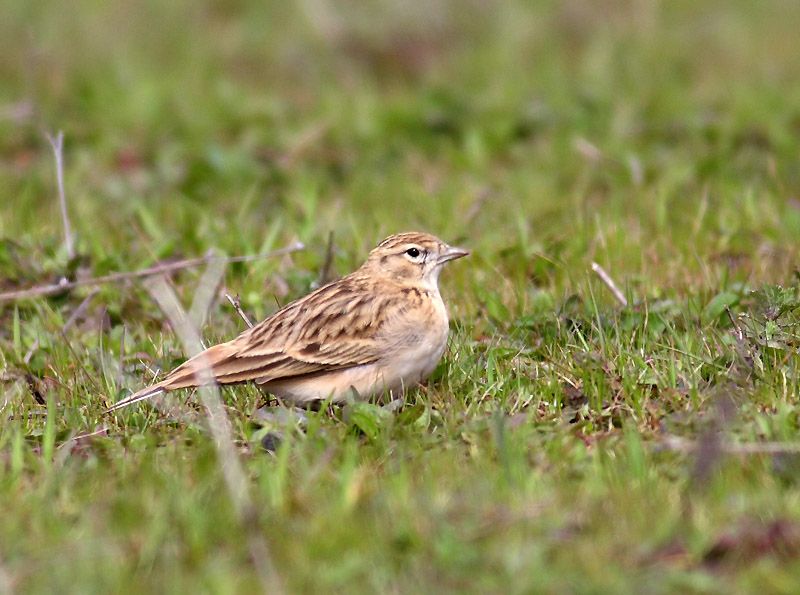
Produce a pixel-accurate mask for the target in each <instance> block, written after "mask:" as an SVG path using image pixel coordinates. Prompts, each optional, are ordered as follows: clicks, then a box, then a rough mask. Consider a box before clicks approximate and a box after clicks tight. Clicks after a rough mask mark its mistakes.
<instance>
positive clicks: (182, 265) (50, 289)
mask: <svg viewBox="0 0 800 595" xmlns="http://www.w3.org/2000/svg"><path fill="white" fill-rule="evenodd" d="M304 248H305V246H304V245H303V243H302V242H295V243H293V244H290V245H289V246H286V247H284V248H279V249H278V250H273V251H271V252H265V253H263V254H253V255H249V256H230V257H225V256H203V257H200V258H189V259H186V260H181V261H178V262H170V263H166V264H159V265H156V266H152V267H148V268H146V269H141V270H138V271H129V272H124V273H111V274H109V275H103V276H101V277H92V278H90V279H77V280H75V281H66V280H63V281H62V282H60V283H52V284H50V285H39V286H37V287H30V288H28V289H19V290H15V291H6V292H3V293H0V302H10V301H15V300H24V299H30V298H35V297H44V296H48V295H55V294H58V293H61V292H63V291H68V290H71V289H75V288H76V287H84V286H87V285H103V284H106V283H119V282H122V281H129V280H131V279H139V278H142V277H152V276H155V275H162V274H164V273H170V272H173V271H178V270H181V269H189V268H193V267H198V266H202V265H204V264H208V263H209V262H213V261H215V260H221V261H223V262H225V263H226V264H230V263H232V262H251V261H253V260H259V259H262V258H271V257H273V256H282V255H284V254H291V253H292V252H297V251H299V250H303V249H304Z"/></svg>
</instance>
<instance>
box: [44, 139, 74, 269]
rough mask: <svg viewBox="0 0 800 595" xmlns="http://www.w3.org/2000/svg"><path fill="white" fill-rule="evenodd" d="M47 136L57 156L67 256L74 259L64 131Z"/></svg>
mask: <svg viewBox="0 0 800 595" xmlns="http://www.w3.org/2000/svg"><path fill="white" fill-rule="evenodd" d="M46 136H47V141H48V142H49V143H50V146H51V147H52V148H53V155H54V156H55V158H56V182H57V184H58V202H59V204H60V205H61V222H62V223H63V225H64V246H65V247H66V249H67V256H69V259H70V260H72V259H73V258H75V244H74V241H73V238H72V226H71V225H70V223H69V213H68V212H67V195H66V192H65V191H64V133H63V132H62V131H60V130H59V131H58V134H57V135H56V136H55V137H53V135H52V134H50V133H49V132H48V133H47V134H46Z"/></svg>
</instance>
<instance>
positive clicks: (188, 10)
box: [0, 0, 800, 593]
mask: <svg viewBox="0 0 800 595" xmlns="http://www.w3.org/2000/svg"><path fill="white" fill-rule="evenodd" d="M7 4H9V6H6V7H4V9H3V11H4V18H3V19H2V20H0V238H1V239H2V243H0V292H7V291H12V290H16V289H23V288H29V287H33V286H38V285H42V284H47V283H53V282H56V281H58V280H59V279H61V278H63V277H66V278H68V279H75V278H87V277H96V276H101V275H105V274H109V273H113V272H128V271H135V270H138V269H142V268H145V267H148V266H153V265H157V264H159V263H167V262H175V261H179V260H182V259H186V258H194V257H201V256H203V255H205V254H206V253H207V252H208V251H209V250H212V249H213V250H216V251H217V253H218V254H226V255H228V256H239V255H259V254H262V253H265V252H268V251H271V250H275V249H279V248H281V247H284V246H287V245H290V244H292V243H293V242H297V241H300V242H303V243H304V244H305V246H306V248H305V249H304V250H302V251H298V252H293V253H291V254H288V255H283V256H278V257H264V258H257V259H255V260H252V261H249V262H240V263H232V264H229V265H227V266H225V267H224V269H223V270H222V274H223V275H224V277H223V283H222V285H221V286H219V287H216V285H215V284H214V283H213V282H212V283H211V285H210V286H209V279H212V278H213V271H210V272H209V270H206V269H205V268H204V267H202V266H201V267H193V268H187V269H184V270H181V271H178V272H175V273H173V274H171V275H170V276H169V282H170V286H171V288H172V290H174V291H175V292H176V294H177V295H178V297H179V299H180V300H181V302H182V304H183V305H184V307H185V308H187V309H188V308H190V305H191V304H192V303H193V301H194V300H195V298H198V301H197V302H196V303H199V304H201V305H202V304H204V303H207V301H206V298H215V299H213V300H212V302H211V306H210V308H209V309H207V311H206V309H204V308H199V307H198V308H197V309H196V310H194V311H193V316H194V318H193V320H202V318H203V316H202V315H203V314H205V313H206V312H207V317H206V320H205V321H204V322H203V324H202V327H201V329H200V330H201V334H202V337H203V339H204V340H205V341H207V342H209V343H210V342H213V341H217V340H222V339H226V338H230V337H232V336H234V335H235V334H236V333H238V332H239V331H241V330H242V328H243V322H242V320H241V319H240V318H239V316H238V315H237V314H236V312H235V310H234V309H233V308H232V307H231V306H230V304H229V303H228V302H227V301H226V300H225V299H223V298H222V296H223V294H224V293H225V292H226V291H227V292H229V293H231V294H232V295H238V296H240V298H241V306H242V308H243V310H244V311H245V312H246V313H247V314H249V315H250V316H251V317H253V318H256V319H260V318H263V317H264V316H266V315H267V314H269V313H270V312H272V311H274V310H275V309H276V308H277V307H278V306H279V305H280V304H284V303H286V302H288V301H289V300H291V299H293V298H295V297H298V296H300V295H303V294H304V293H307V292H308V291H309V290H310V289H311V288H312V287H314V285H315V283H318V282H319V279H320V277H321V275H322V273H323V272H324V270H325V269H326V266H325V262H326V259H327V257H328V255H330V256H331V257H332V260H331V266H330V268H329V269H330V270H329V273H331V274H344V273H346V272H348V271H350V270H352V269H353V268H354V267H356V266H358V264H360V262H361V260H362V259H363V258H364V257H365V255H366V253H367V251H368V250H369V249H370V248H371V247H372V246H373V245H374V244H375V243H377V242H378V241H379V240H380V239H382V238H383V237H384V236H386V235H388V234H390V233H393V232H398V231H405V230H424V231H429V232H433V233H435V234H437V235H439V236H440V237H442V238H443V239H445V240H447V241H450V242H453V243H457V244H459V245H461V244H463V245H465V246H468V247H469V248H471V249H472V251H473V254H472V256H471V257H470V258H469V259H465V260H461V261H458V262H457V263H454V264H453V265H452V266H449V267H448V269H447V270H446V271H445V272H444V274H443V276H442V292H443V294H444V296H445V300H446V302H447V303H448V306H449V309H450V313H451V319H452V321H451V339H450V344H449V348H448V351H447V353H446V354H445V357H444V359H443V361H442V363H441V365H440V366H439V368H438V369H437V370H436V372H435V373H434V376H433V378H431V379H430V381H429V382H428V383H427V385H426V386H424V387H421V388H419V389H415V390H412V391H410V392H409V393H408V394H407V395H406V398H405V404H404V405H403V407H401V408H399V409H397V410H389V409H384V408H382V407H381V406H380V405H379V404H362V405H355V406H351V407H348V408H345V409H336V408H334V409H331V410H328V409H323V410H322V411H319V412H309V413H307V414H306V416H307V427H306V428H305V430H304V431H295V430H293V429H292V427H291V426H290V425H287V422H285V421H283V422H281V421H280V419H279V420H278V422H277V423H278V425H279V426H282V428H280V429H281V431H282V432H283V440H282V441H281V442H280V443H279V444H277V443H276V442H275V441H274V440H271V439H267V440H266V442H267V444H266V446H271V447H274V449H273V450H268V449H265V448H264V446H265V440H264V438H265V436H267V435H268V434H267V433H268V431H269V429H270V428H269V427H264V426H263V425H262V424H263V423H265V419H266V418H268V417H269V416H270V415H271V416H272V418H276V417H277V418H280V415H278V414H277V413H275V412H274V411H266V410H264V409H261V408H262V407H263V406H264V405H265V404H266V400H265V398H264V397H263V395H261V394H259V393H258V392H257V391H256V390H255V389H252V388H247V387H241V388H234V389H225V390H223V391H222V397H223V399H224V402H225V404H226V405H227V413H228V415H229V417H230V420H231V426H232V435H233V438H234V440H235V442H234V445H235V448H236V450H235V457H234V463H235V462H236V460H238V461H239V462H240V465H241V467H242V469H243V471H244V474H245V478H244V484H243V485H244V486H245V488H246V493H245V496H244V498H245V500H244V501H242V500H240V499H237V497H235V495H232V493H231V490H230V489H229V487H230V484H227V483H226V480H225V477H226V471H227V470H229V468H228V467H227V466H226V464H225V458H224V456H225V455H224V454H221V453H220V450H219V449H218V442H216V441H215V440H214V439H213V437H212V435H211V434H210V433H209V430H208V428H207V425H206V424H205V423H204V422H202V419H201V418H199V417H197V416H196V417H195V419H194V420H188V421H187V420H184V419H182V418H177V417H175V416H173V415H170V414H168V413H163V412H162V411H161V410H159V409H156V408H154V407H151V406H148V405H142V406H138V407H134V408H131V409H129V410H126V411H124V412H121V413H120V414H118V415H115V416H108V415H104V414H103V410H104V408H105V407H106V406H107V404H109V403H110V402H113V401H114V400H116V399H118V398H121V397H122V396H123V395H125V394H127V393H128V391H129V390H130V389H136V388H139V387H141V386H143V385H145V384H147V383H149V382H150V381H151V380H152V378H153V373H155V372H156V371H157V370H159V369H161V370H163V369H166V368H168V367H170V366H172V365H174V364H176V363H178V362H179V361H181V360H182V358H183V355H184V348H183V345H182V342H181V340H180V339H179V337H178V336H177V334H176V332H175V331H176V329H175V328H174V325H171V324H170V323H169V318H168V316H167V315H165V314H164V312H163V311H162V310H161V308H160V307H159V306H158V305H157V303H156V301H155V300H154V297H153V293H152V291H148V289H147V287H148V286H147V284H146V283H144V282H143V281H142V280H141V279H136V280H127V281H124V282H117V283H109V284H104V285H101V286H97V287H92V286H81V287H78V288H75V289H73V290H71V291H64V292H61V293H58V294H56V295H50V296H45V297H35V298H31V299H15V300H4V301H0V375H1V378H2V385H0V394H2V395H3V397H4V398H3V400H2V416H0V501H2V503H3V521H2V523H0V592H5V591H20V592H81V593H86V592H120V591H125V592H129V591H130V592H151V591H154V590H156V591H171V592H176V591H181V592H185V591H190V590H195V591H203V592H224V593H229V592H248V591H253V590H256V589H259V588H262V587H266V588H267V589H270V590H276V589H279V588H283V589H285V590H286V591H288V592H320V591H333V590H346V591H348V592H375V591H379V592H398V593H417V592H482V593H483V592H496V593H500V592H503V593H507V592H512V593H522V592H653V593H660V592H674V591H678V592H702V593H715V592H719V593H722V592H725V593H727V592H732V591H734V592H748V591H758V592H762V593H764V592H785V593H791V592H797V591H798V590H800V562H798V552H800V481H799V480H798V477H800V454H798V451H799V450H800V449H799V448H798V442H797V440H796V435H797V430H798V423H799V421H798V414H797V404H798V394H799V393H798V389H799V387H800V376H799V374H800V369H799V368H800V357H799V356H798V346H800V277H799V276H798V266H800V242H799V241H798V238H800V160H799V159H798V158H799V157H800V141H799V140H798V139H800V107H798V106H800V84H798V81H800V53H798V52H797V43H796V37H797V33H796V32H797V31H798V30H800V4H797V3H793V2H781V1H778V0H775V1H765V2H759V3H755V2H750V1H745V0H734V1H721V0H719V1H717V0H712V1H709V2H703V3H694V2H684V1H680V0H678V1H674V2H673V1H670V2H657V1H655V0H635V1H633V0H631V1H622V0H602V1H601V2H592V3H587V2H579V1H576V0H567V1H565V2H558V3H556V2H538V3H529V2H521V1H520V2H499V1H491V0H490V1H489V2H456V1H455V0H452V1H448V0H434V1H433V2H427V3H394V2H383V1H381V2H378V3H374V4H371V5H369V6H370V7H371V8H367V7H366V6H365V5H362V4H360V3H355V2H333V1H331V0H307V1H304V2H299V3H297V4H291V3H281V2H274V3H267V4H266V5H262V3H256V2H247V1H243V2H204V3H195V2H188V1H177V2H171V3H139V4H136V5H133V4H130V3H121V4H119V5H109V6H106V5H104V4H102V3H96V2H89V1H79V2H75V3H72V4H71V5H70V9H69V10H66V8H65V7H56V6H55V5H53V4H52V3H31V2H24V1H21V0H20V1H16V0H15V1H12V2H10V3H7ZM59 130H63V132H64V135H65V145H64V174H65V180H64V182H65V183H64V186H65V191H66V199H67V207H68V213H69V218H70V221H71V226H72V231H73V233H74V236H75V252H76V254H75V255H74V257H72V258H71V257H70V254H69V251H68V248H67V246H66V244H65V241H64V226H63V223H62V217H61V215H60V211H59V203H58V193H57V186H56V180H55V167H54V159H53V153H52V151H51V149H50V146H49V144H48V142H47V140H46V138H45V133H48V132H49V133H53V134H55V133H56V132H57V131H59ZM331 233H332V234H333V236H332V240H333V241H332V244H331V246H332V248H331V250H330V251H329V250H328V245H329V240H330V239H331V235H330V234H331ZM593 262H596V263H598V264H599V265H600V266H601V267H603V269H604V270H605V271H606V272H607V273H608V275H610V277H611V278H612V279H613V280H614V282H615V283H616V284H617V285H618V286H619V287H620V289H621V290H622V292H623V293H624V297H625V299H626V301H627V305H623V304H622V302H621V300H618V299H617V298H615V297H614V295H613V294H612V292H611V291H610V290H609V288H608V287H607V285H606V284H605V283H604V282H603V281H602V280H601V278H600V276H599V275H597V274H596V273H595V272H594V271H593V270H592V263H593ZM209 268H211V267H209ZM204 295H205V298H204V297H203V296H204ZM181 399H182V400H186V401H188V403H189V406H190V407H193V409H192V410H193V411H196V412H197V415H198V416H199V415H200V413H201V412H202V409H201V408H199V407H197V406H196V405H192V404H196V403H198V402H199V401H198V396H197V395H192V394H191V393H185V394H182V395H181ZM273 421H274V420H273ZM273 425H274V424H273ZM269 436H272V435H269ZM229 454H230V453H229ZM234 467H236V465H234ZM229 479H230V478H229ZM243 493H244V492H243ZM242 502H244V504H242ZM237 503H238V504H241V506H240V507H238V508H237ZM254 544H255V545H254ZM254 552H255V554H254Z"/></svg>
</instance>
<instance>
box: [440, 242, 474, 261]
mask: <svg viewBox="0 0 800 595" xmlns="http://www.w3.org/2000/svg"><path fill="white" fill-rule="evenodd" d="M463 256H469V250H465V249H464V248H458V247H456V246H448V247H447V249H446V250H445V251H444V252H442V253H441V254H440V255H439V258H438V259H436V264H444V263H446V262H448V261H450V260H455V259H456V258H461V257H463Z"/></svg>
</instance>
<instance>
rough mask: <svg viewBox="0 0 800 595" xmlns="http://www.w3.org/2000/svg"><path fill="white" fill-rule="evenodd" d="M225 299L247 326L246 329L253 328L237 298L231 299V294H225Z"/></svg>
mask: <svg viewBox="0 0 800 595" xmlns="http://www.w3.org/2000/svg"><path fill="white" fill-rule="evenodd" d="M225 298H226V299H227V300H228V301H229V302H230V304H231V306H233V309H234V310H236V313H237V314H239V317H240V318H241V319H242V320H244V323H245V324H246V325H247V328H253V322H252V321H251V320H250V318H249V317H248V316H247V314H245V312H244V310H242V305H241V303H240V302H239V296H238V295H237V296H236V297H233V296H232V295H231V294H229V293H226V294H225Z"/></svg>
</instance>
